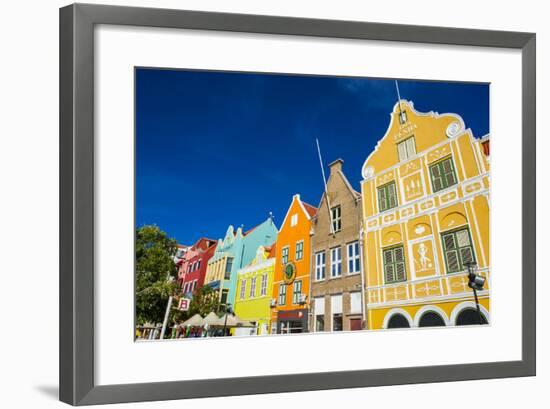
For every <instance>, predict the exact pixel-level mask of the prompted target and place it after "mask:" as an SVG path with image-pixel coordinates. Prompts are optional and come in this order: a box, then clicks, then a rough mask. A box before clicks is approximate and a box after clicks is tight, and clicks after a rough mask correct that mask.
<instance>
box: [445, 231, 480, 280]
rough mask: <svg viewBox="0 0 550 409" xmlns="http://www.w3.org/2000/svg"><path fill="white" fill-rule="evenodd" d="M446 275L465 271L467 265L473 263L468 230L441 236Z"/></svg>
mask: <svg viewBox="0 0 550 409" xmlns="http://www.w3.org/2000/svg"><path fill="white" fill-rule="evenodd" d="M441 237H442V241H443V250H444V252H445V263H446V265H447V273H456V272H458V271H464V270H466V269H467V267H466V266H467V264H468V263H471V262H473V261H475V257H474V248H473V246H472V240H471V237H470V230H469V229H468V228H467V227H466V228H464V229H460V230H456V231H453V232H450V233H443V234H442V235H441Z"/></svg>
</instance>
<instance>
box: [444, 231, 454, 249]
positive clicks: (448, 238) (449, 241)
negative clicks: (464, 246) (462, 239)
mask: <svg viewBox="0 0 550 409" xmlns="http://www.w3.org/2000/svg"><path fill="white" fill-rule="evenodd" d="M443 242H444V244H445V249H446V250H452V249H454V248H455V238H454V234H446V235H445V236H443Z"/></svg>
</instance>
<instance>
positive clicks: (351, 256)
mask: <svg viewBox="0 0 550 409" xmlns="http://www.w3.org/2000/svg"><path fill="white" fill-rule="evenodd" d="M360 269H361V263H360V260H359V242H358V241H354V242H353V243H349V244H348V274H355V273H358V272H359V270H360Z"/></svg>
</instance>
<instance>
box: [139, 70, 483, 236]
mask: <svg viewBox="0 0 550 409" xmlns="http://www.w3.org/2000/svg"><path fill="white" fill-rule="evenodd" d="M399 89H400V92H401V98H404V99H409V100H412V101H413V102H414V105H415V108H416V109H417V110H419V111H421V112H427V111H430V110H433V111H437V112H439V113H444V112H454V113H458V114H459V115H461V116H462V118H463V119H464V122H465V123H466V127H469V128H471V129H472V130H473V132H474V135H475V136H478V137H479V136H483V135H485V134H486V133H488V132H489V86H488V85H486V84H471V83H470V84H468V83H456V82H455V83H450V82H432V81H405V80H399ZM396 100H397V95H396V90H395V83H394V81H393V80H386V79H370V78H345V77H314V76H300V75H265V74H247V73H229V72H209V71H185V70H158V69H137V70H136V223H137V225H138V226H140V225H143V224H157V225H158V226H160V227H161V229H163V230H164V231H166V232H167V233H168V234H169V235H170V236H172V237H174V238H176V239H177V240H178V242H180V243H183V244H192V243H193V242H195V241H196V240H197V239H198V238H200V237H203V236H206V237H210V238H213V239H218V238H219V237H223V235H224V234H225V231H226V229H227V226H228V225H229V224H233V225H234V226H235V227H238V226H240V225H244V228H245V229H248V228H251V227H253V226H254V225H256V224H258V223H259V222H261V221H263V220H265V219H266V218H267V216H268V214H269V212H270V211H271V212H273V214H274V216H275V223H276V224H277V225H280V223H281V222H282V220H283V218H284V216H285V213H286V210H287V208H288V206H289V204H290V200H291V198H292V195H294V194H295V193H300V194H301V197H302V199H303V200H305V201H306V202H308V203H310V204H312V205H314V206H317V205H318V203H319V200H320V197H321V193H322V190H323V180H322V176H321V170H320V165H319V159H318V156H317V150H316V145H315V138H319V141H320V144H321V151H322V154H323V160H324V163H325V167H326V165H327V164H328V163H330V162H331V161H333V160H334V159H337V158H342V159H344V172H345V173H346V175H347V177H348V179H349V180H350V182H351V183H352V185H353V186H354V187H355V188H356V189H358V190H359V181H360V180H361V166H362V164H363V162H364V160H365V159H366V157H367V155H368V154H369V153H370V152H371V151H372V149H373V148H374V146H375V145H376V142H377V141H378V140H379V139H380V138H381V137H382V136H383V135H384V133H385V131H386V129H387V127H388V124H389V119H390V117H389V113H390V112H391V109H392V108H393V105H394V104H395V103H396Z"/></svg>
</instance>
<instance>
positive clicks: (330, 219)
mask: <svg viewBox="0 0 550 409" xmlns="http://www.w3.org/2000/svg"><path fill="white" fill-rule="evenodd" d="M315 142H317V153H318V154H319V163H320V164H321V173H322V174H323V184H324V186H325V198H326V199H327V208H328V220H329V226H330V234H332V235H333V236H334V229H333V228H332V215H331V214H330V201H329V198H328V192H327V178H326V177H325V168H324V166H323V159H322V158H321V147H320V146H319V139H317V138H315Z"/></svg>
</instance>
